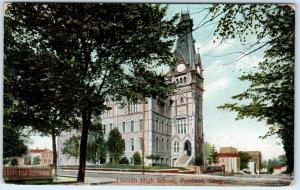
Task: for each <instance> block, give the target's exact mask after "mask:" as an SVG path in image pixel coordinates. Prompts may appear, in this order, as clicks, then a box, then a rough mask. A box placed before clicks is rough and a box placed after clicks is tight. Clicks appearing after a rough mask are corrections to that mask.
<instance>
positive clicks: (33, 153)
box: [30, 148, 53, 166]
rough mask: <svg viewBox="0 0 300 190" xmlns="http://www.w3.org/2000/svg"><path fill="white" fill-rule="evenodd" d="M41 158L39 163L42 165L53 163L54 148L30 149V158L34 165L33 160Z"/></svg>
mask: <svg viewBox="0 0 300 190" xmlns="http://www.w3.org/2000/svg"><path fill="white" fill-rule="evenodd" d="M37 158H39V159H40V162H39V164H38V165H40V166H47V165H50V164H52V163H53V152H52V150H49V149H47V148H45V149H38V148H36V149H31V150H30V160H31V165H33V162H34V160H35V159H37Z"/></svg>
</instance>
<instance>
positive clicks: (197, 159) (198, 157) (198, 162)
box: [194, 155, 202, 166]
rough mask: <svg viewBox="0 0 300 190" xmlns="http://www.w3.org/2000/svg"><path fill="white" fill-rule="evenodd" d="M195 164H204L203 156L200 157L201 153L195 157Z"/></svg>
mask: <svg viewBox="0 0 300 190" xmlns="http://www.w3.org/2000/svg"><path fill="white" fill-rule="evenodd" d="M194 164H195V166H201V165H202V163H201V158H200V156H199V155H197V156H196V157H195V162H194Z"/></svg>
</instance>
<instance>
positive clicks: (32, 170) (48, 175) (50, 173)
mask: <svg viewBox="0 0 300 190" xmlns="http://www.w3.org/2000/svg"><path fill="white" fill-rule="evenodd" d="M53 177H54V167H53V166H30V167H26V166H22V167H19V166H16V167H12V166H9V167H3V178H4V180H35V179H53Z"/></svg>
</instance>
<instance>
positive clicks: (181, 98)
mask: <svg viewBox="0 0 300 190" xmlns="http://www.w3.org/2000/svg"><path fill="white" fill-rule="evenodd" d="M180 103H182V104H183V103H184V98H183V97H182V96H181V97H180Z"/></svg>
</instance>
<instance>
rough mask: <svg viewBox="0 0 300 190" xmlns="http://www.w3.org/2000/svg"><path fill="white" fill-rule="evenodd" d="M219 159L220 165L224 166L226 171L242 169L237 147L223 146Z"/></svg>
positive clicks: (235, 171) (234, 171)
mask: <svg viewBox="0 0 300 190" xmlns="http://www.w3.org/2000/svg"><path fill="white" fill-rule="evenodd" d="M218 159H219V160H218V161H219V163H218V165H220V166H223V167H224V169H225V172H226V173H231V172H233V173H237V172H239V171H240V155H239V153H238V151H237V149H236V148H233V147H221V148H220V153H219V154H218Z"/></svg>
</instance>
